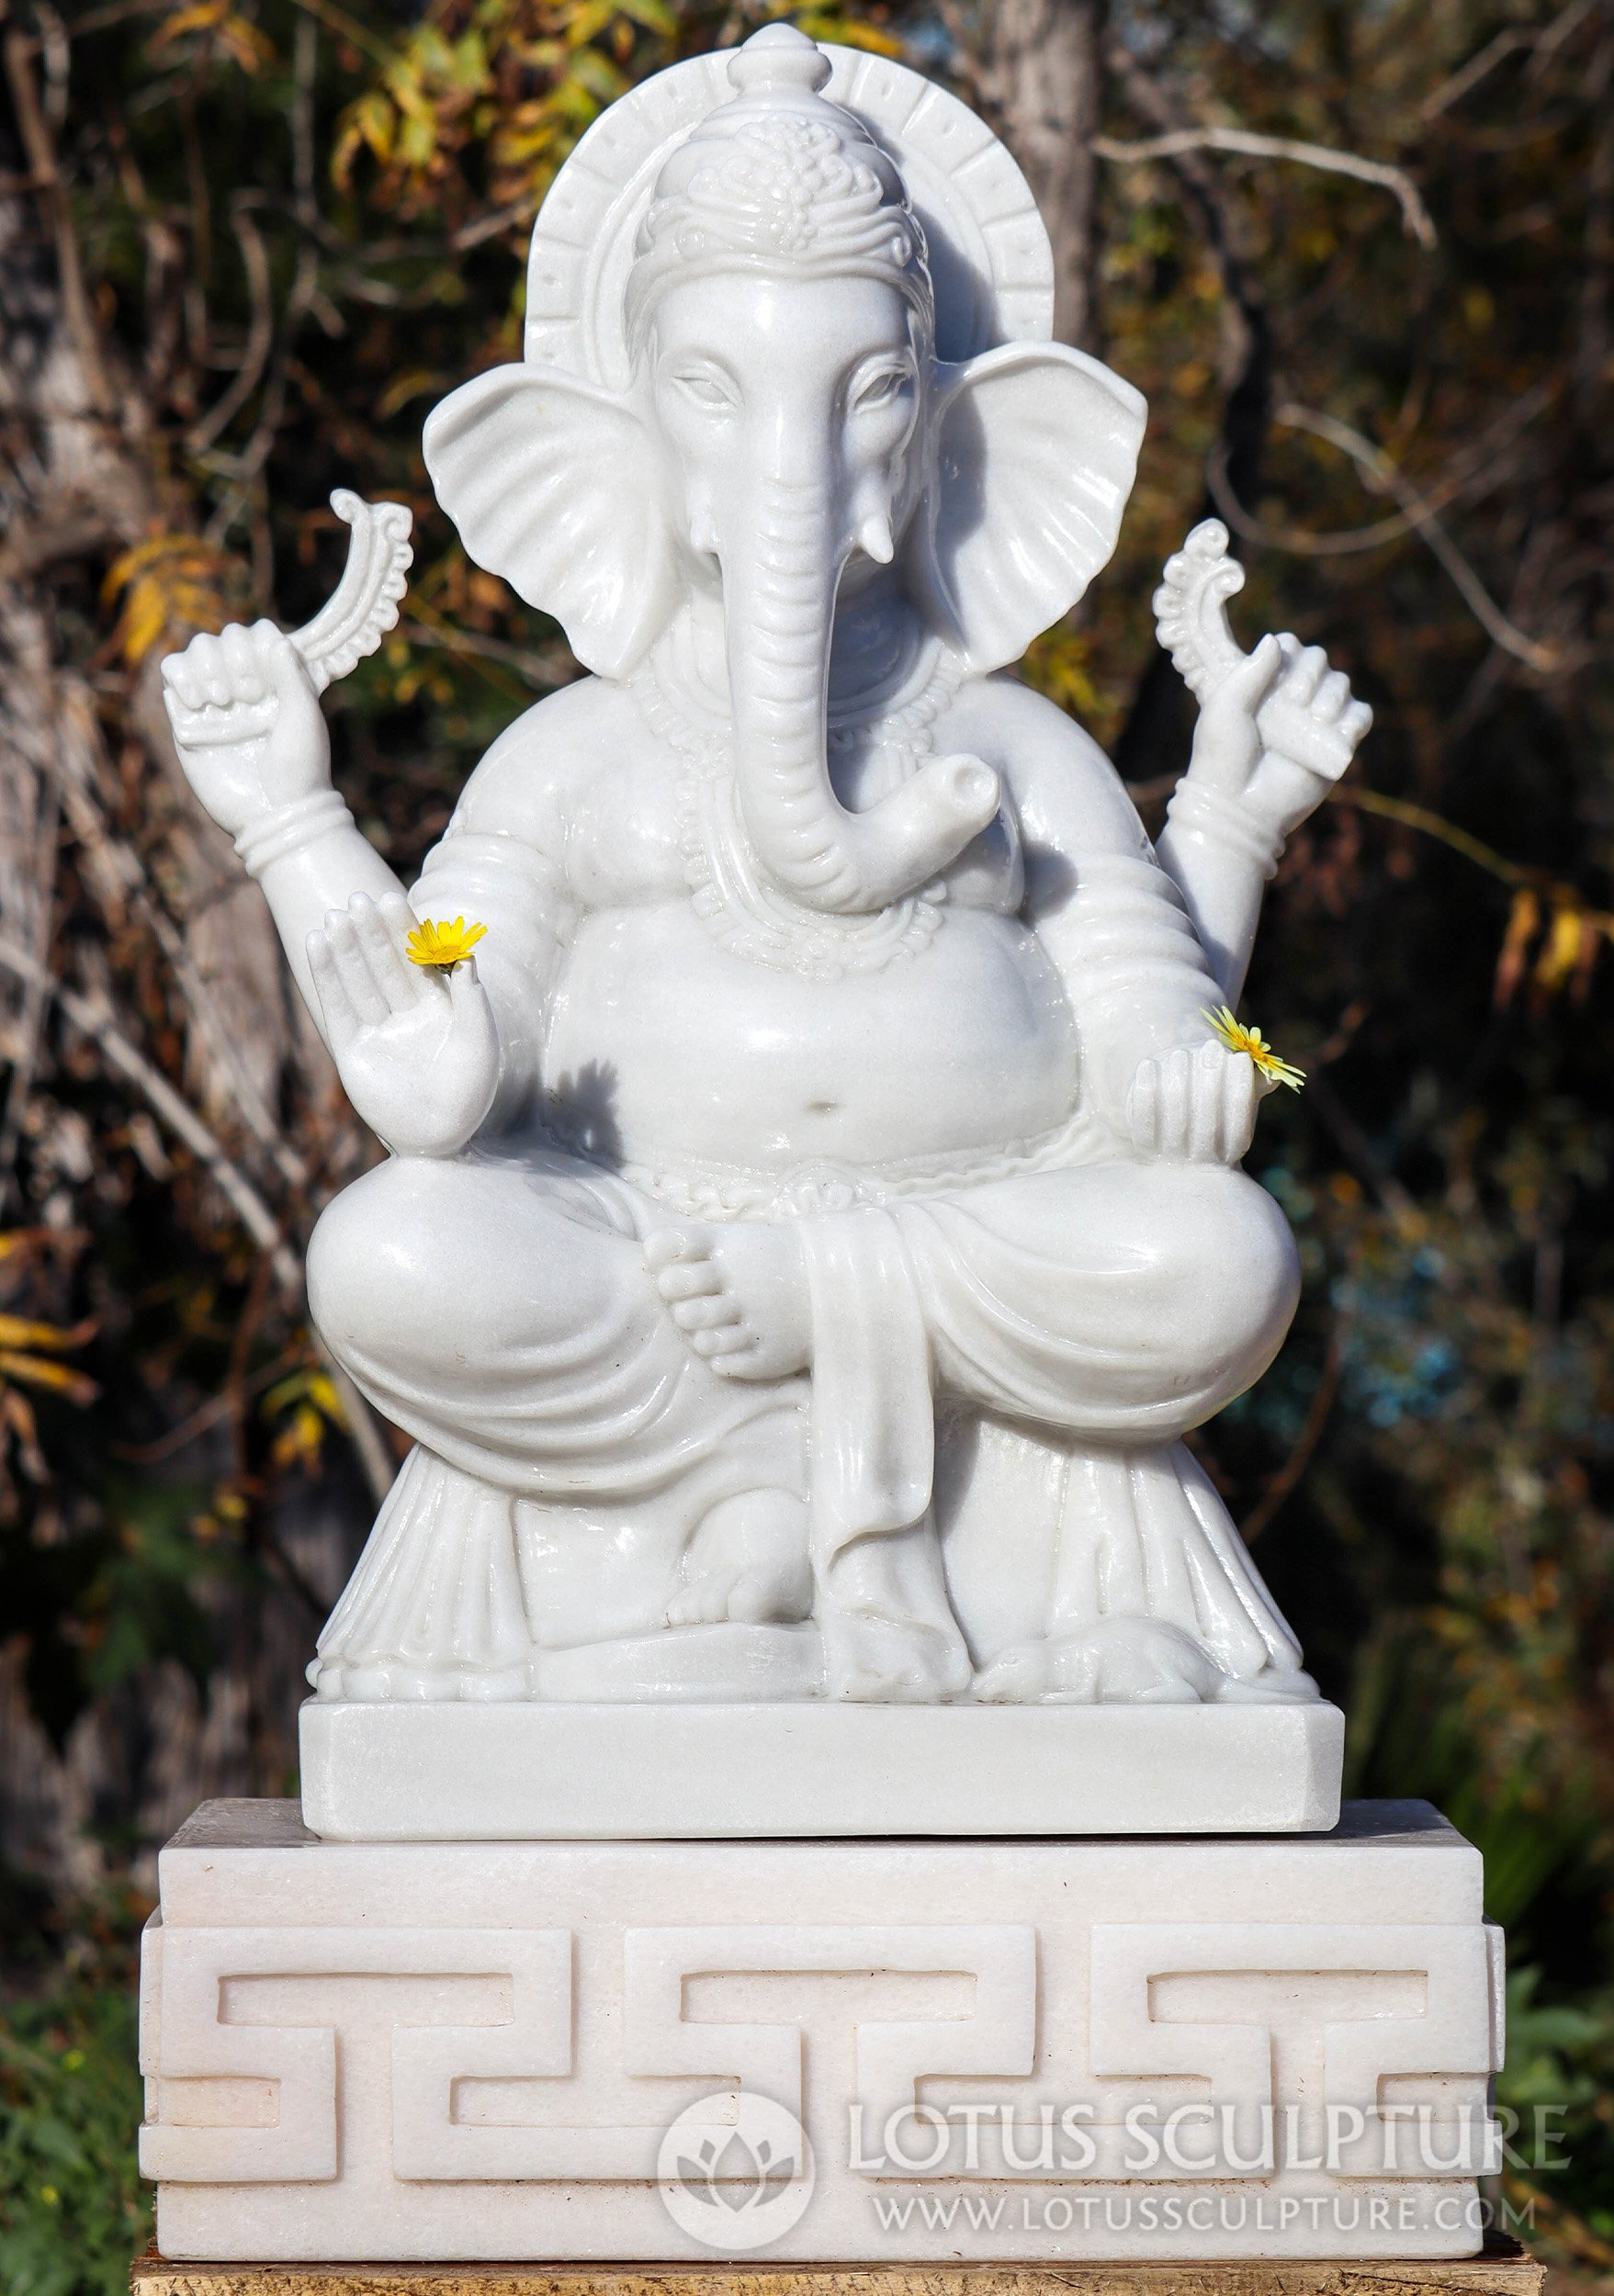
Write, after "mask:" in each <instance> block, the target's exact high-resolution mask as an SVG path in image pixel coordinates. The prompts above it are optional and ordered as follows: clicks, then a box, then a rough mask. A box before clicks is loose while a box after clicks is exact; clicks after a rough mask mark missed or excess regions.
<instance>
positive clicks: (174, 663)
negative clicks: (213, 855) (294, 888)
mask: <svg viewBox="0 0 1614 2296" xmlns="http://www.w3.org/2000/svg"><path fill="white" fill-rule="evenodd" d="M163 699H164V703H166V704H167V709H168V721H169V724H170V725H171V726H173V728H174V739H175V746H176V747H177V748H178V751H179V762H180V764H181V765H182V766H183V767H184V769H185V778H186V781H187V782H189V783H190V785H191V787H192V789H193V790H195V792H196V793H197V795H198V798H199V799H200V800H201V802H202V804H203V805H205V806H206V807H207V809H208V811H209V813H210V814H211V815H212V816H213V819H214V820H215V821H216V822H217V823H218V824H219V827H220V828H221V829H227V830H228V831H229V833H230V835H231V837H236V836H239V835H240V833H241V831H242V830H243V829H244V828H246V827H248V826H249V824H251V823H252V822H254V821H255V820H257V819H259V818H260V817H261V816H263V815H264V814H265V813H268V812H270V811H272V809H273V808H274V807H275V806H277V805H288V804H289V803H290V802H291V800H292V799H293V798H296V797H309V796H311V795H313V793H315V792H316V791H318V790H322V789H328V788H329V787H330V785H331V743H330V737H329V735H328V734H327V732H326V730H325V718H324V713H323V712H322V709H321V707H320V703H319V698H318V696H317V695H316V693H315V692H314V690H313V687H312V686H311V685H310V682H309V677H308V672H307V670H305V669H304V668H303V663H302V657H301V655H300V654H299V652H298V650H297V648H296V647H295V646H293V644H292V643H291V640H290V639H289V638H288V636H286V635H285V633H284V632H283V631H281V630H278V629H277V628H276V626H275V625H274V623H272V622H254V624H253V625H252V627H251V629H250V630H249V629H247V628H246V627H244V625H243V624H241V623H239V622H232V623H231V625H230V627H229V628H228V629H227V630H220V633H219V635H218V636H217V637H211V636H201V637H193V638H192V640H191V642H190V644H189V645H188V646H187V647H186V648H185V650H184V652H183V653H179V654H170V655H168V656H167V657H166V658H165V659H164V663H163Z"/></svg>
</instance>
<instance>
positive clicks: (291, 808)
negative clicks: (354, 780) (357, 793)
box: [235, 789, 353, 877]
mask: <svg viewBox="0 0 1614 2296" xmlns="http://www.w3.org/2000/svg"><path fill="white" fill-rule="evenodd" d="M352 819H353V816H352V814H350V813H349V812H348V810H347V800H346V799H345V798H344V797H341V796H339V795H338V794H337V793H336V792H335V790H333V789H318V790H315V791H314V792H313V793H312V795H311V796H308V797H294V798H293V799H292V801H291V803H290V804H289V805H276V806H275V807H273V809H272V810H271V811H270V812H268V813H264V814H260V815H259V816H258V817H257V819H256V820H255V821H249V822H248V823H247V826H246V827H245V828H244V829H243V831H242V833H241V835H240V836H239V837H238V838H236V840H235V850H236V851H237V853H239V855H240V856H241V864H242V867H243V869H244V870H245V871H246V873H247V875H248V876H249V877H261V876H262V875H263V873H264V872H265V869H267V868H268V866H269V864H270V862H271V861H284V860H285V858H286V856H287V855H288V853H295V852H298V851H299V850H300V849H301V848H302V847H303V846H305V845H312V844H313V842H314V840H315V839H316V838H322V837H323V836H324V835H325V834H326V832H327V831H328V830H331V829H339V828H341V827H342V826H343V824H344V822H351V821H352Z"/></svg>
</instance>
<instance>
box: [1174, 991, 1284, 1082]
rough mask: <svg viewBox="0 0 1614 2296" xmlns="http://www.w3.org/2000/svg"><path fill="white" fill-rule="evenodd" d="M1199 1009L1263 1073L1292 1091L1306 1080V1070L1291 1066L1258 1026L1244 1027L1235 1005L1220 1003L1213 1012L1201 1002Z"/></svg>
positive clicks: (1232, 1047) (1229, 1044)
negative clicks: (1245, 1053)
mask: <svg viewBox="0 0 1614 2296" xmlns="http://www.w3.org/2000/svg"><path fill="white" fill-rule="evenodd" d="M1200 1011H1201V1014H1202V1017H1203V1018H1204V1019H1206V1020H1208V1021H1209V1022H1210V1024H1211V1026H1212V1028H1213V1029H1214V1030H1215V1031H1216V1034H1217V1035H1218V1036H1219V1037H1220V1038H1221V1040H1222V1041H1223V1043H1224V1044H1225V1046H1226V1047H1227V1050H1228V1051H1229V1052H1247V1053H1248V1054H1249V1056H1250V1058H1251V1060H1252V1061H1254V1063H1255V1064H1256V1066H1257V1067H1258V1069H1259V1070H1260V1072H1261V1074H1262V1075H1263V1076H1270V1078H1271V1080H1272V1082H1273V1083H1274V1084H1275V1085H1287V1086H1289V1089H1290V1091H1291V1092H1298V1091H1299V1090H1300V1088H1301V1086H1302V1085H1303V1084H1304V1082H1305V1070H1304V1068H1294V1067H1292V1066H1291V1064H1290V1063H1289V1062H1288V1061H1282V1060H1280V1059H1279V1057H1278V1055H1277V1053H1276V1052H1273V1050H1272V1048H1271V1046H1270V1044H1269V1043H1268V1042H1267V1040H1266V1038H1265V1037H1264V1036H1263V1035H1262V1034H1261V1032H1260V1030H1258V1029H1253V1028H1252V1029H1247V1028H1244V1027H1243V1026H1242V1025H1241V1024H1240V1023H1239V1022H1238V1021H1237V1020H1236V1019H1234V1016H1233V1012H1232V1008H1231V1007H1229V1006H1227V1005H1221V1006H1218V1007H1217V1008H1216V1010H1215V1011H1214V1012H1210V1011H1207V1010H1206V1008H1205V1007H1204V1006H1203V1005H1202V1006H1201V1007H1200Z"/></svg>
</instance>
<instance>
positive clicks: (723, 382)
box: [672, 366, 737, 414]
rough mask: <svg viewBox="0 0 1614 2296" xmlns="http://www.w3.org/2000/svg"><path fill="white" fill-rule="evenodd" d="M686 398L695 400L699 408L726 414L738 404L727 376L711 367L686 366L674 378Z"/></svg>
mask: <svg viewBox="0 0 1614 2296" xmlns="http://www.w3.org/2000/svg"><path fill="white" fill-rule="evenodd" d="M672 379H673V381H674V383H676V384H677V386H678V388H679V389H680V390H681V391H683V394H684V396H685V398H687V399H693V400H694V403H695V405H696V406H697V407H705V409H706V410H707V411H709V412H711V413H714V414H717V413H722V412H725V411H727V410H728V408H730V407H732V406H734V405H735V404H736V403H737V400H736V394H735V391H734V388H733V386H732V385H731V384H730V383H729V382H728V378H727V377H725V376H722V375H719V374H718V373H717V371H716V370H715V369H714V368H712V367H709V366H686V367H683V368H682V369H681V370H680V371H679V372H678V373H677V374H675V375H674V376H673V377H672Z"/></svg>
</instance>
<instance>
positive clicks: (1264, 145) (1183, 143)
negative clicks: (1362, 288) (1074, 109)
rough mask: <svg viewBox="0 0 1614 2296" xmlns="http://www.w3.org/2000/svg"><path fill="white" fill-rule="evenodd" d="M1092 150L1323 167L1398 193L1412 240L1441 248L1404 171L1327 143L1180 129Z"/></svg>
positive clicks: (1128, 161)
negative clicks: (1225, 156) (1226, 156)
mask: <svg viewBox="0 0 1614 2296" xmlns="http://www.w3.org/2000/svg"><path fill="white" fill-rule="evenodd" d="M1093 150H1094V151H1095V152H1097V153H1098V155H1099V157H1100V159H1101V160H1112V161H1115V162H1118V163H1120V164H1121V165H1123V166H1133V165H1135V164H1136V163H1139V162H1140V161H1144V160H1175V159H1180V158H1181V157H1182V156H1183V154H1184V153H1185V152H1242V153H1244V154H1246V155H1247V157H1249V158H1251V159H1258V160H1293V161H1295V162H1296V163H1298V164H1299V165H1301V166H1303V167H1315V168H1320V169H1321V170H1322V171H1323V172H1324V174H1330V175H1352V176H1354V177H1355V178H1356V180H1357V181H1358V182H1359V183H1363V184H1377V185H1378V186H1380V187H1381V188H1382V189H1383V190H1385V191H1388V192H1391V193H1393V194H1394V197H1395V199H1396V201H1397V203H1398V204H1399V206H1400V208H1401V219H1402V222H1403V223H1404V224H1405V228H1406V233H1407V236H1408V238H1409V239H1416V242H1417V243H1418V245H1419V246H1420V247H1422V248H1424V249H1425V250H1426V251H1428V250H1432V249H1433V248H1434V247H1436V246H1437V245H1438V244H1439V241H1438V238H1437V236H1436V231H1435V225H1434V220H1433V219H1432V218H1431V216H1430V214H1429V211H1428V208H1426V207H1425V205H1424V203H1423V200H1422V198H1421V197H1420V196H1419V193H1418V188H1417V186H1416V184H1415V183H1414V182H1413V180H1412V177H1411V176H1410V175H1409V174H1407V173H1406V171H1405V168H1400V167H1392V166H1391V165H1390V163H1388V161H1386V160H1368V159H1363V157H1362V156H1361V154H1360V152H1337V151H1334V150H1332V149H1331V148H1330V147H1329V146H1328V145H1327V144H1326V143H1302V142H1300V141H1297V140H1296V139H1295V138H1294V137H1292V136H1267V135H1259V134H1258V133H1257V132H1256V131H1255V130H1254V129H1250V128H1214V127H1212V128H1179V129H1174V130H1173V131H1172V132H1171V133H1170V134H1168V135H1162V136H1150V137H1149V138H1147V139H1146V141H1144V142H1141V143H1120V142H1117V141H1116V140H1115V138H1114V137H1113V136H1095V137H1094V138H1093Z"/></svg>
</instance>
